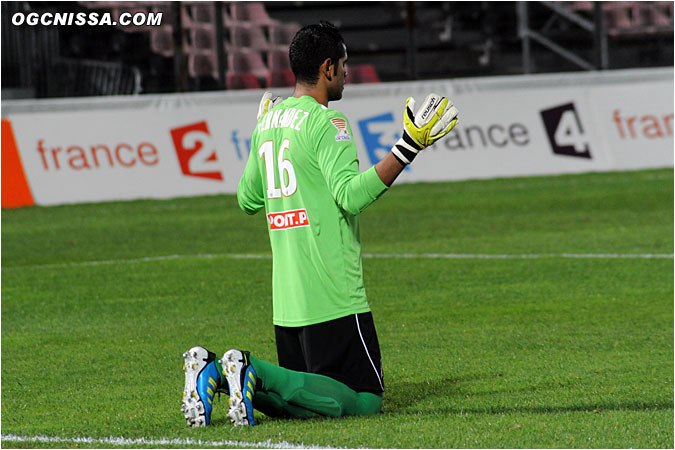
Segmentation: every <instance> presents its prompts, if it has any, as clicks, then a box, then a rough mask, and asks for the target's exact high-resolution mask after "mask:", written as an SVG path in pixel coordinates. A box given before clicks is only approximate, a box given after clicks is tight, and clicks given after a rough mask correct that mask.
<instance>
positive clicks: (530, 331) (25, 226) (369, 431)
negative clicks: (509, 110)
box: [2, 170, 673, 448]
mask: <svg viewBox="0 0 675 450" xmlns="http://www.w3.org/2000/svg"><path fill="white" fill-rule="evenodd" d="M362 239H363V251H364V252H365V253H376V254H384V253H386V254H401V253H412V254H423V253H453V254H500V255H504V254H508V255H520V254H537V255H547V256H543V257H540V258H536V259H476V258H469V259H423V258H412V259H396V258H373V259H365V260H364V271H365V281H366V288H367V290H368V293H369V298H370V302H371V306H372V309H373V314H374V316H375V321H376V325H377V328H378V333H379V337H380V344H381V348H382V353H383V365H384V371H385V383H386V388H387V392H386V394H385V401H384V411H383V414H381V415H378V416H375V417H366V418H355V417H351V418H343V419H313V420H305V421H303V420H290V421H289V420H275V419H269V418H266V417H264V416H262V415H260V416H259V417H258V418H257V419H258V422H259V425H258V426H256V427H254V428H233V427H232V426H231V425H230V424H229V423H228V422H226V419H225V410H226V407H225V405H226V404H227V402H226V399H225V398H224V397H223V398H222V399H221V401H220V402H218V401H216V403H215V411H214V416H213V422H214V426H212V427H209V428H207V429H188V428H187V427H186V426H185V423H184V420H183V418H182V414H181V412H180V394H181V391H182V388H183V373H182V371H181V367H182V364H183V361H182V357H181V354H182V352H184V351H185V350H186V349H187V348H189V347H191V346H193V345H197V344H200V345H204V346H206V347H207V348H210V349H212V350H214V351H216V352H217V353H221V354H222V352H224V351H225V350H227V349H228V348H231V347H239V348H245V349H248V350H251V351H252V352H253V353H254V354H255V355H257V356H258V357H261V358H263V359H268V360H270V361H272V362H275V361H276V357H275V355H276V353H275V348H274V334H273V328H272V325H271V284H270V282H271V270H272V267H271V260H269V259H236V258H233V257H231V256H229V255H232V254H262V255H264V254H269V243H268V241H267V234H266V225H265V218H264V216H263V215H258V216H254V217H249V216H247V215H246V214H244V213H243V212H241V211H240V210H239V209H238V207H237V205H236V200H235V198H234V196H211V197H199V198H189V199H177V200H165V201H150V200H146V201H135V202H120V203H103V204H87V205H71V206H59V207H43V208H28V209H19V210H3V211H2V433H3V435H9V434H13V435H21V436H35V435H43V436H55V437H61V438H71V437H78V436H82V437H93V438H104V437H109V436H116V437H125V438H146V439H161V438H169V439H171V438H190V439H195V440H198V439H201V440H203V441H244V442H248V443H257V442H262V441H267V440H271V441H272V442H280V441H286V442H290V443H295V444H298V443H304V444H305V445H321V446H339V447H379V448H394V447H402V448H418V447H425V448H453V447H488V448H509V447H518V448H525V447H527V448H541V447H548V448H552V447H555V448H565V447H576V448H626V447H635V448H668V447H670V448H672V447H673V259H672V257H668V258H658V259H657V258H654V259H646V258H630V259H629V258H621V259H617V258H603V259H566V258H562V257H560V255H562V254H564V253H602V254H667V255H672V253H673V171H672V170H650V171H640V172H626V173H604V174H587V175H573V176H557V177H535V178H520V179H504V180H485V181H467V182H456V183H437V184H436V183H435V184H414V185H399V186H394V187H393V188H392V189H391V190H390V192H388V193H387V194H386V195H385V196H383V197H382V198H381V199H380V200H379V201H378V202H376V203H375V204H374V205H372V206H371V207H370V208H369V209H368V210H367V211H366V212H365V213H364V214H363V216H362ZM204 254H210V255H212V257H211V258H204V257H194V258H190V257H183V258H176V259H170V260H152V261H136V262H117V263H106V264H94V265H83V264H77V263H82V262H88V261H100V262H111V261H123V260H135V259H139V258H145V257H155V256H166V255H204ZM83 446H84V447H95V448H99V447H111V446H112V445H108V444H91V443H90V444H85V445H83V444H77V443H68V442H59V443H53V444H44V443H30V442H23V443H15V442H8V441H4V442H2V447H4V448H12V447H14V448H27V447H35V448H48V447H68V448H77V447H83ZM139 447H142V446H139ZM163 447H172V446H170V445H166V446H163ZM173 447H175V446H173Z"/></svg>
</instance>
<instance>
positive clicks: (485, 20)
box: [1, 1, 673, 98]
mask: <svg viewBox="0 0 675 450" xmlns="http://www.w3.org/2000/svg"><path fill="white" fill-rule="evenodd" d="M595 4H596V2H588V1H568V2H527V7H528V15H527V21H528V22H527V27H528V29H530V30H532V31H533V32H536V33H540V34H541V35H542V36H544V37H545V38H546V39H548V40H550V41H551V42H555V43H556V45H558V46H559V47H560V48H564V49H567V50H569V52H570V54H573V55H575V57H578V59H579V60H588V61H592V60H593V58H594V55H595V54H594V52H595V51H596V49H595V46H596V44H595V43H594V41H593V37H592V34H589V33H585V32H583V33H580V32H578V30H579V29H578V27H577V24H578V23H586V24H589V23H590V24H592V23H595V22H597V20H596V19H597V18H596V17H595V7H594V5H595ZM519 5H521V2H390V3H382V2H336V1H326V2H296V1H279V2H198V1H184V2H169V1H159V2H151V1H137V2H123V1H103V2H95V1H79V2H68V3H58V2H25V1H11V2H2V18H1V20H2V27H1V28H2V88H3V89H2V91H3V98H9V97H11V96H18V97H45V96H60V95H74V96H77V95H94V93H95V92H97V91H96V89H93V86H107V87H106V88H105V89H103V91H104V92H107V94H106V95H119V94H130V93H135V92H148V93H151V92H173V91H184V90H210V89H251V88H265V87H277V86H292V85H293V84H294V78H293V76H292V73H289V70H288V69H289V62H288V46H289V44H290V42H291V40H292V38H293V36H294V35H295V33H296V32H297V30H298V29H299V28H300V27H301V26H303V25H306V24H309V23H316V22H317V20H319V19H324V18H327V19H329V20H330V21H331V22H333V23H334V24H335V25H337V26H338V27H339V28H340V30H341V32H342V34H343V36H344V37H345V40H346V42H347V45H348V48H349V77H348V82H349V83H373V82H379V81H399V80H411V79H433V78H446V77H462V76H480V75H507V74H519V73H523V71H525V64H524V57H523V42H524V38H523V35H522V32H521V31H520V29H521V28H522V25H523V24H522V23H519V20H520V19H522V16H519V15H518V7H519ZM551 5H553V6H554V7H555V8H556V10H557V12H556V13H555V14H554V13H552V12H551ZM601 5H602V17H603V19H604V24H603V26H604V29H603V33H604V34H603V35H604V36H605V38H606V39H607V49H606V50H607V55H608V58H607V64H605V66H603V67H602V68H610V69H613V68H616V69H619V68H627V67H634V66H636V65H638V66H669V65H671V66H672V64H673V2H664V1H659V2H652V1H646V2H629V1H628V2H602V3H601ZM559 10H565V11H567V12H568V13H569V14H567V13H561V12H560V11H559ZM16 11H22V12H29V11H36V12H44V11H52V12H56V11H58V12H82V11H85V12H87V11H96V12H99V13H104V12H110V13H112V15H113V16H114V17H117V16H119V14H121V12H131V13H137V12H142V13H160V12H161V13H162V15H163V18H162V22H161V25H159V26H148V25H145V26H126V27H124V26H116V27H96V26H83V27H44V26H34V27H26V26H19V27H16V26H12V25H11V22H10V19H11V17H12V13H13V12H16ZM570 15H571V16H574V17H577V18H578V19H577V21H576V22H575V21H574V20H569V17H568V16H570ZM177 30H179V31H177ZM535 44H536V45H533V46H532V52H531V53H532V54H531V55H530V59H531V64H530V67H528V70H529V71H533V72H554V71H555V72H561V71H563V72H564V71H568V70H579V65H578V64H573V63H570V62H569V59H566V58H561V57H560V55H559V54H556V53H555V52H546V51H543V49H542V47H541V45H540V44H539V43H537V42H535ZM57 61H58V62H57ZM76 61H81V62H79V63H78V62H76ZM99 63H101V64H99ZM57 64H58V66H59V68H58V70H52V69H53V67H54V66H55V65H57ZM77 64H79V65H80V66H81V67H80V68H78V69H77V70H75V69H74V68H72V67H74V65H77ZM591 66H592V64H589V67H588V68H592V67H591ZM66 67H71V68H69V69H66ZM582 68H583V67H582ZM101 71H103V72H105V71H108V72H109V73H108V76H109V78H110V79H114V78H115V77H118V78H119V77H122V78H124V79H127V80H133V82H125V83H119V84H117V85H115V84H106V83H101V82H100V80H101V79H102V78H101V75H100V74H101ZM74 73H78V77H92V80H91V82H81V83H79V84H80V86H81V87H82V88H81V89H79V90H78V89H74V90H73V89H70V90H68V92H67V93H66V91H65V89H66V88H65V86H66V85H67V82H66V81H67V80H72V79H73V77H74V75H73V74H74ZM120 74H124V75H120ZM139 74H140V78H139ZM49 77H60V78H61V79H58V80H52V81H50V85H49V86H48V85H47V81H46V80H47V78H49ZM96 80H99V81H96ZM254 80H255V81H254ZM134 83H139V86H136V85H134ZM85 86H88V87H87V88H86V89H85ZM59 90H62V92H61V93H59ZM103 91H102V92H103Z"/></svg>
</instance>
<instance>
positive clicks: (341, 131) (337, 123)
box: [330, 117, 352, 141]
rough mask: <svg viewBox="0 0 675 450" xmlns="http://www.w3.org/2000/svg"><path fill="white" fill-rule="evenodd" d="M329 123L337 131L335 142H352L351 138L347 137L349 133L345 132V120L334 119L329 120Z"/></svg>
mask: <svg viewBox="0 0 675 450" xmlns="http://www.w3.org/2000/svg"><path fill="white" fill-rule="evenodd" d="M330 123H332V124H333V126H334V127H335V128H337V130H338V133H337V134H336V135H335V140H336V141H351V140H352V137H351V136H350V135H349V131H347V121H346V120H345V119H340V118H339V117H336V118H335V119H330Z"/></svg>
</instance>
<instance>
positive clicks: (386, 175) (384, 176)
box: [375, 152, 405, 187]
mask: <svg viewBox="0 0 675 450" xmlns="http://www.w3.org/2000/svg"><path fill="white" fill-rule="evenodd" d="M404 168H405V166H404V165H403V164H401V163H400V162H398V160H397V159H396V157H395V156H394V154H393V153H392V152H389V153H387V156H385V157H384V158H382V159H381V160H380V162H378V163H377V164H376V165H375V172H377V175H378V176H379V177H380V180H382V182H383V183H384V184H386V185H387V187H389V186H391V185H392V184H393V183H394V180H396V178H397V177H398V176H399V175H400V174H401V172H403V169H404Z"/></svg>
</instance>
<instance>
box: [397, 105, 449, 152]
mask: <svg viewBox="0 0 675 450" xmlns="http://www.w3.org/2000/svg"><path fill="white" fill-rule="evenodd" d="M458 114H459V111H458V110H457V108H455V107H454V106H453V104H452V102H451V101H450V100H448V99H447V98H445V97H443V96H441V95H438V94H429V95H427V98H426V99H425V100H424V103H422V106H421V107H420V108H419V109H418V110H417V112H415V99H414V98H412V97H408V99H407V100H406V102H405V113H404V114H403V135H402V136H401V139H399V140H398V142H396V144H395V145H394V147H393V148H392V149H391V151H392V152H393V153H394V156H396V159H398V160H399V161H400V162H401V164H404V165H408V164H410V163H411V162H412V161H413V159H415V157H416V156H417V153H419V151H420V150H424V149H425V148H427V147H428V146H430V145H432V144H433V143H434V142H436V141H437V140H439V139H440V138H442V137H443V136H445V135H446V134H448V133H449V132H450V131H451V130H452V129H453V128H454V127H455V125H456V124H457V120H459V119H458V117H457V116H458Z"/></svg>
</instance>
